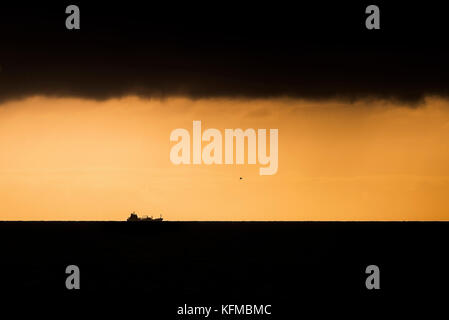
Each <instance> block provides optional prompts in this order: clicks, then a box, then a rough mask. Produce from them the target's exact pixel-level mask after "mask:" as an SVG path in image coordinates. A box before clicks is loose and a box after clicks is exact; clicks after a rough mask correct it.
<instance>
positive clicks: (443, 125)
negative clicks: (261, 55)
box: [0, 97, 449, 220]
mask: <svg viewBox="0 0 449 320" xmlns="http://www.w3.org/2000/svg"><path fill="white" fill-rule="evenodd" d="M193 120H201V121H202V124H203V130H204V129H207V128H217V129H219V130H222V132H224V129H225V128H242V129H247V128H254V129H258V128H265V129H270V128H277V129H279V169H278V172H277V174H276V175H273V176H260V175H259V167H260V165H259V164H256V165H248V164H245V165H235V164H234V165H205V164H202V165H181V166H175V165H173V164H172V163H171V162H170V159H169V154H170V148H171V147H172V146H173V145H174V143H173V142H170V141H169V137H170V132H171V131H172V130H173V129H176V128H186V129H187V130H189V131H190V132H192V121H193ZM0 150H2V152H1V154H0V220H123V219H125V218H126V217H127V216H128V215H129V213H130V212H131V211H134V210H135V211H136V212H138V213H139V214H150V215H155V216H158V215H159V214H160V213H162V214H163V215H164V217H165V218H166V219H168V220H448V219H449V211H448V210H449V197H447V195H448V194H449V165H448V163H449V102H448V101H446V100H442V99H437V98H428V99H426V102H425V103H424V104H423V105H419V106H414V107H413V108H412V107H410V106H408V105H406V104H401V105H396V104H394V103H392V102H381V101H362V102H355V103H347V102H341V101H337V100H327V101H324V100H323V101H311V100H299V99H249V100H248V99H247V100H238V99H199V100H191V99H187V98H168V99H165V100H151V99H140V98H135V97H126V98H123V99H109V100H105V101H95V100H85V99H72V98H48V97H31V98H27V99H25V100H13V101H8V102H4V103H3V104H1V105H0ZM239 177H243V178H244V179H243V180H240V179H239Z"/></svg>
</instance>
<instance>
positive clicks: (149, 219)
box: [126, 212, 164, 222]
mask: <svg viewBox="0 0 449 320" xmlns="http://www.w3.org/2000/svg"><path fill="white" fill-rule="evenodd" d="M163 220H164V219H163V218H162V215H160V217H159V218H153V216H142V217H139V216H138V215H137V213H135V212H131V215H130V216H129V218H128V219H127V220H126V221H129V222H134V221H136V222H140V221H142V222H162V221H163Z"/></svg>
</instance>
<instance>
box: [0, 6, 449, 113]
mask: <svg viewBox="0 0 449 320" xmlns="http://www.w3.org/2000/svg"><path fill="white" fill-rule="evenodd" d="M78 4H79V6H80V9H81V30H76V31H69V30H66V29H65V18H66V16H67V15H66V14H65V6H66V5H65V4H58V5H54V4H43V3H39V4H33V5H32V6H26V5H22V6H21V7H17V6H16V7H11V6H7V5H2V8H0V26H1V30H0V39H1V41H2V42H1V47H0V102H4V101H7V100H9V99H17V98H23V97H26V96H30V95H42V94H43V95H49V96H76V97H82V98H89V99H99V100H101V99H107V98H111V97H120V96H124V95H129V94H136V95H140V96H145V97H167V96H173V95H181V96H188V97H191V98H204V97H236V98H237V97H238V98H242V97H248V98H265V97H280V96H290V97H299V98H307V99H328V98H339V99H347V100H354V99H364V98H381V99H395V100H398V101H401V102H404V103H408V104H412V105H414V104H415V105H416V104H417V103H419V102H420V101H422V99H423V97H425V96H427V95H437V96H442V97H448V96H449V86H448V85H449V61H448V51H449V50H448V45H447V42H448V41H447V31H448V29H449V28H448V27H447V26H446V25H445V22H444V21H445V20H446V19H445V16H444V12H443V10H439V9H438V6H437V5H427V6H426V7H423V6H420V7H413V8H407V6H404V5H400V6H399V5H398V6H397V7H395V6H392V5H391V4H390V5H389V6H388V5H386V4H385V5H383V4H381V3H380V4H379V7H380V8H381V30H376V31H369V30H366V29H365V22H364V21H365V17H366V14H365V13H364V10H365V7H366V5H368V4H370V3H366V4H363V3H356V4H345V5H343V4H333V5H326V4H322V3H320V5H319V6H318V5H317V6H311V5H297V6H295V7H292V5H291V4H277V5H274V4H270V5H267V6H265V5H262V4H259V6H255V5H254V6H251V7H250V6H242V5H241V4H237V3H236V4H233V3H230V2H223V3H214V4H213V6H212V5H211V4H208V5H196V6H193V5H190V4H189V5H184V6H183V7H180V6H179V5H176V4H171V5H170V6H168V5H166V6H161V5H158V6H156V5H154V4H151V3H150V2H149V3H148V4H147V5H145V6H143V5H142V4H132V3H130V2H126V4H123V5H119V4H114V5H111V4H108V3H104V4H101V5H100V4H96V5H92V4H89V3H84V2H78Z"/></svg>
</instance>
